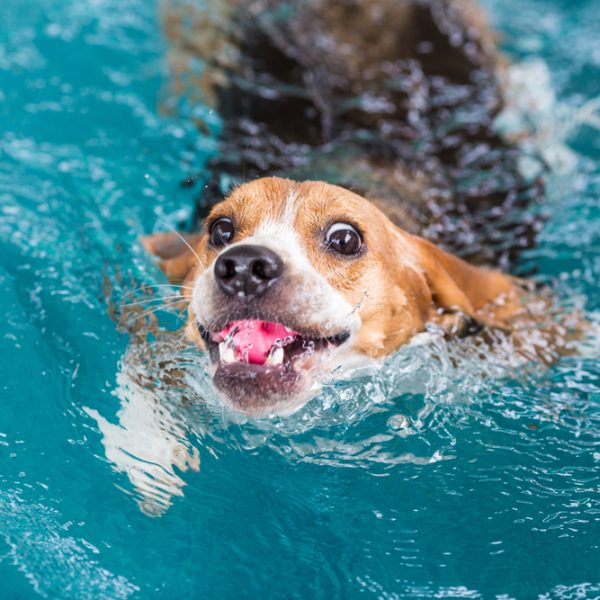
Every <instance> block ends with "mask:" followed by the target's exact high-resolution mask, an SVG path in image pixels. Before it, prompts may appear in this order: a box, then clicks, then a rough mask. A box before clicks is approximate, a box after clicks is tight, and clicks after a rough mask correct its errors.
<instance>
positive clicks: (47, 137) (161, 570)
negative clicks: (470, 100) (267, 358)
mask: <svg viewBox="0 0 600 600" xmlns="http://www.w3.org/2000/svg"><path fill="white" fill-rule="evenodd" d="M488 5H489V8H490V9H491V11H492V14H493V17H494V22H495V23H496V24H497V25H498V27H499V28H500V29H501V31H502V32H503V34H504V36H503V45H504V47H505V50H506V51H507V53H508V54H509V56H510V57H511V58H512V59H513V60H514V61H518V62H519V63H520V64H522V65H524V66H523V67H522V68H523V69H524V72H525V75H524V76H523V77H522V79H524V80H526V81H529V82H533V83H534V90H535V94H534V97H535V98H536V101H537V102H538V104H537V105H536V106H535V108H534V110H533V111H532V114H533V115H534V116H535V120H536V121H535V123H534V126H535V127H536V128H537V135H536V137H535V139H534V140H533V141H532V142H531V143H530V148H527V149H526V151H527V152H529V151H531V152H536V153H540V152H541V153H542V154H543V155H544V158H545V160H546V161H547V162H549V163H550V164H551V165H552V173H551V175H550V177H549V180H548V185H547V189H548V196H549V197H548V200H547V208H548V209H549V212H550V219H549V221H548V222H547V224H546V226H545V228H544V230H543V232H542V239H541V242H540V244H539V245H538V246H537V248H536V249H535V250H532V251H530V252H528V254H527V255H526V256H524V257H523V258H522V261H521V265H520V266H521V267H522V268H523V269H530V268H531V267H534V268H536V269H537V273H538V275H537V277H538V278H539V279H541V280H542V281H546V282H548V283H551V284H552V285H553V286H555V288H556V292H557V294H558V295H560V296H561V297H563V298H564V299H565V300H568V301H572V299H574V298H575V299H576V303H578V304H581V305H583V306H584V307H585V310H586V311H587V313H588V315H589V317H590V318H593V316H594V313H595V312H597V311H599V310H600V294H599V293H598V291H599V285H598V280H599V276H600V206H599V202H598V196H599V193H600V189H599V188H600V170H599V169H598V167H597V163H598V159H599V158H600V143H599V139H600V138H599V137H598V130H597V126H598V115H599V111H598V108H597V106H598V105H597V104H596V105H594V102H595V101H596V98H597V97H598V94H599V91H598V88H597V81H598V77H599V76H600V73H599V70H600V43H599V42H598V40H597V35H596V32H597V31H598V29H599V26H600V13H598V11H597V7H596V6H595V3H594V2H592V1H591V0H590V1H588V2H584V1H581V2H578V3H576V4H574V3H572V2H567V1H560V0H552V1H545V2H542V1H541V0H527V2H523V1H518V2H517V0H508V1H506V0H505V1H504V2H496V1H490V2H489V3H488ZM0 23H1V25H0V35H1V38H0V117H1V118H0V127H1V146H0V152H1V158H0V244H1V246H2V252H1V253H0V285H1V290H2V293H1V295H0V305H1V307H2V312H3V315H4V320H3V324H2V325H1V326H0V334H1V335H0V351H1V353H2V354H1V356H2V359H1V362H0V365H1V367H0V369H1V370H0V373H1V380H0V386H1V389H2V402H1V403H0V461H1V462H0V464H1V465H2V468H1V470H0V582H1V583H0V589H1V594H0V595H1V596H2V597H3V598H10V599H12V598H30V597H36V596H42V597H60V598H85V597H90V598H126V597H134V598H136V597H139V598H153V597H167V598H183V597H204V598H227V597H273V598H290V597H296V598H304V597H322V598H334V597H340V598H341V597H343V598H348V597H358V596H359V595H362V596H364V597H377V598H395V597H467V598H490V597H497V598H510V597H514V598H581V597H589V598H593V597H597V596H598V595H600V577H599V576H598V572H599V570H598V563H599V560H598V558H599V551H598V543H599V542H598V540H599V539H600V538H599V534H600V528H599V514H600V507H599V505H598V482H599V476H598V463H599V461H600V450H599V446H598V431H599V420H600V410H599V406H600V402H599V401H600V366H599V364H598V360H597V356H598V355H597V353H596V354H594V353H593V350H591V351H590V352H589V353H588V355H587V357H583V356H581V357H571V358H565V359H563V360H561V361H560V362H559V363H558V364H557V365H556V366H554V367H553V368H552V369H549V370H540V369H533V370H532V371H531V372H524V371H523V370H512V371H511V370H510V369H508V370H507V368H506V365H503V364H501V362H500V364H490V363H489V362H486V363H481V362H480V361H478V359H476V358H475V356H474V355H473V353H472V352H471V351H470V349H469V348H467V347H461V346H455V345H452V346H451V347H447V346H445V345H444V342H443V341H441V340H433V341H429V342H427V343H423V344H422V345H420V346H418V347H415V348H414V349H412V351H410V352H403V353H400V355H399V356H397V357H394V358H392V359H391V360H390V361H389V362H388V364H387V365H386V366H384V367H383V369H382V370H381V371H380V372H379V373H376V374H375V375H373V376H365V377H364V378H362V379H361V380H359V381H357V382H355V383H353V384H352V385H339V386H336V387H329V388H328V389H327V391H326V392H325V393H324V395H323V397H321V398H320V399H318V400H316V401H314V402H312V403H310V404H309V405H308V406H307V407H306V409H304V410H303V411H301V412H300V413H298V414H297V415H294V416H293V417H290V418H286V419H283V418H279V419H261V420H257V421H251V422H245V421H244V420H243V419H241V418H239V417H236V416H235V415H230V414H226V413H223V412H222V411H221V410H220V408H219V405H218V404H217V403H216V402H215V399H214V398H213V397H212V394H211V393H210V391H209V390H208V388H207V385H206V375H205V372H204V368H203V359H202V357H199V356H198V355H196V354H195V353H194V352H193V351H190V350H189V349H186V348H184V347H182V346H181V343H180V341H179V340H178V339H177V335H176V334H174V335H171V336H169V335H164V336H159V339H158V341H157V342H156V343H155V344H153V345H150V346H148V345H145V344H144V343H141V342H140V343H139V344H129V340H130V336H129V335H128V334H126V333H125V332H124V331H123V328H118V327H117V326H116V324H115V322H114V321H113V320H112V319H111V316H110V314H111V312H112V305H111V304H110V302H108V301H107V299H106V296H107V294H106V293H107V292H109V296H110V297H111V298H112V299H113V301H114V302H117V303H118V301H119V299H120V298H121V297H122V296H123V294H126V293H127V292H129V291H131V290H132V289H133V288H135V287H137V286H140V285H143V284H155V283H164V280H163V279H162V277H161V275H160V273H159V272H158V270H157V269H156V267H155V266H154V265H153V264H152V263H151V261H149V260H148V258H147V257H146V256H145V255H144V254H143V252H142V251H141V249H140V247H139V245H138V244H137V242H136V239H137V236H138V235H140V234H142V233H145V232H148V231H151V230H153V229H156V230H160V229H164V228H165V225H164V223H165V222H166V223H168V224H170V225H173V226H177V225H180V224H182V223H185V222H186V221H188V220H189V219H190V218H191V213H192V206H193V201H194V193H195V192H194V190H193V189H191V188H187V187H181V186H180V185H179V183H180V181H181V180H182V179H183V178H185V177H186V176H188V175H189V174H190V173H195V172H197V171H198V170H199V169H201V168H202V160H204V159H205V158H206V157H208V156H209V154H210V153H211V152H212V151H213V150H214V147H215V142H214V139H213V138H211V136H210V134H209V133H206V134H198V132H197V131H196V130H195V128H194V127H193V126H192V125H191V124H190V121H189V120H187V119H185V118H181V117H180V115H181V114H182V113H186V111H188V110H189V107H185V106H174V105H173V103H172V102H170V99H169V93H168V86H167V85H166V81H167V76H168V74H167V72H166V66H165V63H164V60H163V59H164V53H165V43H164V42H163V39H162V37H161V30H160V25H159V22H158V19H157V7H156V6H155V5H154V3H152V2H146V1H143V0H125V1H120V2H116V0H86V1H84V2H81V1H75V0H64V1H62V2H58V1H56V0H38V1H36V2H33V1H28V0H13V1H12V2H4V3H2V5H1V6H0ZM518 75H519V71H518V70H517V71H515V79H517V80H518ZM535 86H537V87H535ZM551 92H553V94H554V98H553V97H552V95H553V94H552V93H551ZM525 104H527V102H525ZM196 109H197V110H201V107H200V108H198V107H196ZM186 114H187V113H186ZM515 114H517V115H521V116H522V114H523V106H520V110H519V112H517V113H515ZM515 114H513V115H508V116H506V119H505V120H506V122H505V123H504V126H505V127H507V128H510V127H515V128H517V129H518V127H520V126H521V125H522V123H519V122H516V121H515ZM523 161H524V164H523V168H535V164H534V163H528V162H527V159H526V157H525V158H524V159H523ZM109 283H110V286H111V288H112V289H110V290H109ZM158 290H160V291H164V288H158ZM170 293H172V290H169V289H168V288H167V291H164V294H166V295H168V294H170ZM151 305H152V303H148V304H146V305H141V306H151ZM161 319H162V321H163V322H165V323H166V325H167V326H168V328H169V329H171V330H172V329H174V327H173V325H174V323H175V322H176V319H177V317H176V315H175V314H166V315H163V317H162V318H161ZM142 320H143V319H142ZM149 348H151V349H152V350H151V351H149V350H148V349H149ZM124 355H126V357H127V360H125V361H122V360H121V359H122V358H123V356H124ZM166 356H168V357H170V359H171V362H170V363H169V362H167V363H164V362H161V358H163V357H166ZM434 357H438V358H434ZM136 365H137V366H138V367H139V365H143V368H135V367H136ZM482 370H483V376H482V374H481V373H482ZM158 375H161V376H162V377H163V379H164V376H165V375H169V377H170V378H171V379H170V381H171V385H169V386H163V387H160V386H158V387H157V386H156V383H157V376H158ZM182 399H183V400H182ZM200 399H202V400H201V401H200ZM119 423H120V426H119ZM173 465H175V466H173Z"/></svg>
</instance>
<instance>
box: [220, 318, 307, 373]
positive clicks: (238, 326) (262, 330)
mask: <svg viewBox="0 0 600 600" xmlns="http://www.w3.org/2000/svg"><path fill="white" fill-rule="evenodd" d="M234 330H235V333H233V339H232V341H233V347H234V351H235V354H236V358H238V359H241V360H243V361H246V362H249V363H251V364H254V365H263V364H264V363H265V362H266V360H267V357H268V356H269V352H270V351H271V348H272V347H273V346H274V345H275V343H276V342H278V343H279V344H280V345H282V346H283V345H285V344H287V343H289V342H290V341H292V340H293V339H294V338H295V337H296V336H298V335H300V334H299V333H298V332H296V331H293V330H292V329H288V328H287V327H286V326H285V325H281V324H280V323H272V322H270V321H254V320H248V321H231V323H229V324H228V325H227V326H226V327H225V328H224V329H222V330H221V331H220V332H219V333H217V334H216V335H215V336H213V339H214V341H215V342H221V341H223V340H224V339H225V338H227V336H229V335H231V333H232V332H234Z"/></svg>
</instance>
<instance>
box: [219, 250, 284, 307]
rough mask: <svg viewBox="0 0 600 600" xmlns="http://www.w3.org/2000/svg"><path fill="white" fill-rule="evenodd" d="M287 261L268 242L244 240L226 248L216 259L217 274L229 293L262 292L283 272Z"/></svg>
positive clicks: (246, 293) (254, 293)
mask: <svg viewBox="0 0 600 600" xmlns="http://www.w3.org/2000/svg"><path fill="white" fill-rule="evenodd" d="M282 271H283V263H282V262H281V259H280V258H279V256H277V254H275V252H272V251H271V250H269V249H268V248H265V247H264V246H253V245H251V244H242V245H240V246H235V247H233V248H231V249H229V250H227V251H226V252H223V254H221V256H219V258H218V259H217V262H216V263H215V277H216V279H217V283H218V284H219V287H220V288H221V289H222V290H223V291H224V292H225V293H226V294H227V295H228V296H247V297H249V298H258V297H259V296H262V295H263V294H264V293H265V292H266V291H267V290H268V289H269V288H270V287H271V286H272V285H273V284H274V283H275V282H276V281H277V280H278V279H279V277H280V276H281V273H282Z"/></svg>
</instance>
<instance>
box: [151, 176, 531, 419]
mask: <svg viewBox="0 0 600 600" xmlns="http://www.w3.org/2000/svg"><path fill="white" fill-rule="evenodd" d="M144 243H145V246H146V248H147V249H148V250H149V251H150V252H152V253H154V254H157V255H159V256H162V257H163V261H162V263H161V266H162V267H163V269H164V270H165V272H166V273H167V274H168V275H169V276H170V278H171V279H172V280H179V281H184V282H185V286H186V287H185V288H184V290H186V296H187V300H188V302H189V307H188V324H187V328H186V333H187V337H188V339H189V340H191V341H193V342H195V343H196V344H197V345H198V346H199V347H200V348H202V349H206V350H208V352H209V353H210V357H211V363H212V365H213V371H214V383H215V385H216V387H217V389H219V390H220V391H221V393H222V395H223V396H224V398H225V399H226V400H227V401H228V402H229V403H230V404H231V405H232V406H233V407H234V408H236V409H238V410H241V411H243V412H247V413H254V414H256V413H265V412H270V411H276V412H278V413H289V412H293V411H294V410H297V409H298V408H299V407H300V406H302V405H303V404H304V403H305V402H306V401H307V400H308V399H309V398H310V397H311V396H313V395H315V394H316V393H317V391H318V389H319V385H320V382H321V381H323V379H324V378H327V376H329V375H330V374H332V373H339V372H340V371H341V372H342V373H346V372H348V371H349V370H351V369H353V368H355V367H357V366H361V365H364V364H367V363H369V362H370V361H372V360H374V359H380V358H382V357H385V356H387V355H389V354H390V353H392V352H394V351H395V350H397V349H398V348H400V347H401V346H402V345H404V344H406V343H408V342H409V341H410V340H411V338H412V337H413V336H415V334H417V333H419V332H422V331H424V330H425V328H426V327H427V325H428V324H437V325H438V326H439V327H441V328H443V329H444V331H446V332H447V333H448V334H449V335H456V336H464V335H468V334H469V333H472V332H474V331H476V330H479V329H482V328H483V327H486V328H492V329H495V328H498V329H501V330H503V331H508V330H510V329H511V328H512V327H513V323H515V322H517V321H518V318H519V317H522V316H523V315H524V314H527V310H526V307H525V306H523V305H522V303H521V300H520V299H521V297H525V296H526V292H525V290H524V289H523V287H522V283H521V282H520V281H517V280H515V279H514V278H512V277H510V276H507V275H504V274H502V273H500V272H498V271H493V270H487V269H483V268H478V267H474V266H472V265H470V264H468V263H466V262H465V261H463V260H461V259H459V258H457V257H455V256H452V255H450V254H448V253H446V252H444V251H442V250H440V249H439V248H438V247H436V246H434V245H433V244H431V243H430V242H428V241H427V240H425V239H423V238H421V237H418V236H414V235H411V234H408V233H406V232H405V231H403V230H402V229H400V228H399V227H397V226H396V225H394V224H393V223H392V222H391V221H390V220H389V219H388V218H387V217H386V216H385V215H384V214H383V213H382V212H381V211H380V210H379V209H378V208H377V207H375V206H374V205H373V204H371V203H370V202H369V201H368V200H366V199H365V198H362V197H361V196H358V195H357V194H355V193H353V192H351V191H349V190H346V189H344V188H341V187H338V186H334V185H330V184H327V183H323V182H318V181H304V182H296V181H292V180H289V179H282V178H276V177H273V178H263V179H258V180H256V181H253V182H251V183H246V184H244V185H240V186H239V187H237V188H236V189H235V190H234V191H233V192H232V193H231V194H230V195H229V197H228V198H227V199H226V200H225V201H223V202H222V203H220V204H218V205H216V206H215V207H214V208H213V209H212V211H211V213H210V215H209V216H208V218H207V220H206V225H205V229H204V232H203V233H201V234H198V235H195V236H188V237H187V238H186V240H185V244H184V242H183V241H181V240H178V238H177V236H176V235H175V234H156V235H154V236H150V237H148V238H145V240H144Z"/></svg>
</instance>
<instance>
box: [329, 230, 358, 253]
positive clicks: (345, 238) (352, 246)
mask: <svg viewBox="0 0 600 600" xmlns="http://www.w3.org/2000/svg"><path fill="white" fill-rule="evenodd" d="M325 246H326V247H327V248H330V249H331V250H333V251H335V252H337V253H338V254H345V255H346V256H350V255H352V254H358V252H359V251H360V249H361V248H362V239H361V237H360V234H359V233H358V231H356V229H355V228H354V227H352V225H349V224H348V223H334V224H333V225H332V226H331V227H330V228H329V229H328V230H327V233H326V234H325Z"/></svg>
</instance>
